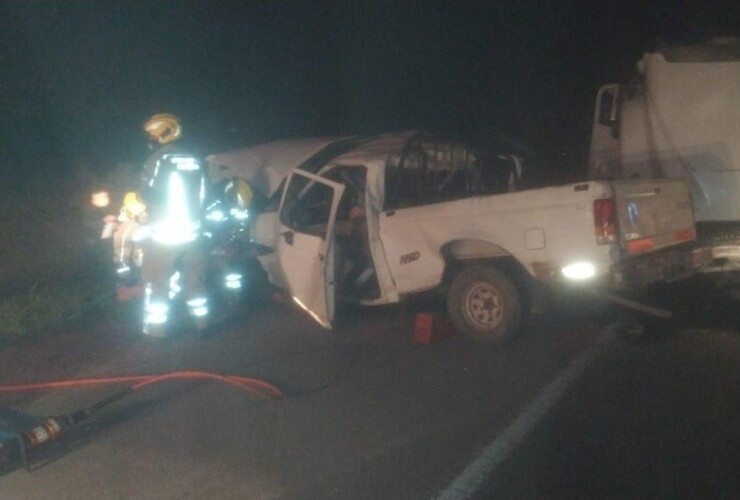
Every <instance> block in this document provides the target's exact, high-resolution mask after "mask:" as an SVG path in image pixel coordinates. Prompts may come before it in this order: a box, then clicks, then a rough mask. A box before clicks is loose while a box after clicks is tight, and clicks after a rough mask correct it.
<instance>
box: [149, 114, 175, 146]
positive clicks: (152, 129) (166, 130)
mask: <svg viewBox="0 0 740 500" xmlns="http://www.w3.org/2000/svg"><path fill="white" fill-rule="evenodd" d="M144 130H145V131H146V133H147V134H149V137H150V138H151V139H152V140H153V141H156V142H158V143H159V144H169V143H170V142H172V141H175V140H177V139H178V138H179V137H180V134H182V126H181V125H180V120H179V119H178V118H177V117H176V116H175V115H170V114H168V113H157V114H156V115H154V116H152V117H151V118H149V119H148V120H147V121H146V123H145V124H144Z"/></svg>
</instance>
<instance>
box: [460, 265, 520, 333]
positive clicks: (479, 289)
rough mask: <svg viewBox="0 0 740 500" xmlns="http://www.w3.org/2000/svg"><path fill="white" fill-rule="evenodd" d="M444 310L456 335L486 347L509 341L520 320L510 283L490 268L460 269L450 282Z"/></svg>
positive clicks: (505, 276) (516, 296)
mask: <svg viewBox="0 0 740 500" xmlns="http://www.w3.org/2000/svg"><path fill="white" fill-rule="evenodd" d="M447 310H448V312H449V314H450V318H451V319H452V323H453V324H454V325H455V328H456V329H457V330H458V331H459V332H461V333H463V334H464V335H465V336H466V337H469V338H471V339H472V340H475V341H478V342H486V343H489V344H502V343H504V342H506V341H507V340H509V339H511V338H512V337H513V336H514V335H515V334H516V333H517V331H518V329H519V323H520V321H521V316H522V314H521V302H520V299H519V291H518V290H517V288H516V286H515V285H514V282H513V281H512V280H511V279H510V278H509V277H508V276H507V275H506V274H504V273H503V272H501V271H499V270H498V269H496V268H495V267H493V266H469V267H465V268H463V269H462V270H461V271H460V272H459V273H458V274H457V275H456V276H455V278H454V279H453V280H452V285H451V286H450V290H449V292H448V295H447Z"/></svg>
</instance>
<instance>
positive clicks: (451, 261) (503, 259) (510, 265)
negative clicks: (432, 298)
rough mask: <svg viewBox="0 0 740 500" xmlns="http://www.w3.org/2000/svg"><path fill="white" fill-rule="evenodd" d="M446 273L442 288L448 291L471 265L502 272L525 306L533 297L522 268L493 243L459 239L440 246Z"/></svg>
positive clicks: (528, 277) (529, 279)
mask: <svg viewBox="0 0 740 500" xmlns="http://www.w3.org/2000/svg"><path fill="white" fill-rule="evenodd" d="M441 252H442V256H443V258H444V260H445V271H444V274H443V277H442V286H443V287H444V288H447V287H449V285H450V283H451V282H452V280H453V279H454V277H455V275H456V274H457V273H458V272H460V270H462V269H463V268H465V267H468V266H472V265H491V266H494V267H496V268H497V269H499V270H500V271H502V272H504V273H505V274H506V275H507V276H509V277H510V278H511V279H512V280H513V281H514V283H515V285H516V287H517V288H518V289H519V292H520V294H521V296H522V299H523V301H525V303H526V304H527V305H528V304H530V303H531V300H532V297H533V295H534V287H535V284H536V282H535V280H534V278H533V277H532V276H531V274H530V273H529V272H528V271H527V269H526V268H525V267H524V265H523V264H522V263H521V262H519V261H518V260H517V259H516V257H514V256H513V255H512V254H511V253H510V252H509V251H507V250H506V249H505V248H503V247H502V246H500V245H497V244H496V243H493V242H490V241H485V240H480V239H458V240H453V241H450V242H448V243H446V244H445V245H443V246H442V250H441Z"/></svg>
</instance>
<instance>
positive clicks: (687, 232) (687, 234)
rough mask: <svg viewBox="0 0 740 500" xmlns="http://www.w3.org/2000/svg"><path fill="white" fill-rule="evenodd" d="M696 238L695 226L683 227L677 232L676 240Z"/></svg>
mask: <svg viewBox="0 0 740 500" xmlns="http://www.w3.org/2000/svg"><path fill="white" fill-rule="evenodd" d="M695 239H696V231H695V230H694V228H693V227H692V228H689V229H683V230H681V231H679V232H677V233H676V241H693V240H695Z"/></svg>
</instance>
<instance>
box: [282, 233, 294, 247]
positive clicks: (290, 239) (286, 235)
mask: <svg viewBox="0 0 740 500" xmlns="http://www.w3.org/2000/svg"><path fill="white" fill-rule="evenodd" d="M280 236H282V237H283V238H285V243H287V244H288V245H292V244H293V231H285V232H283V233H280Z"/></svg>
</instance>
